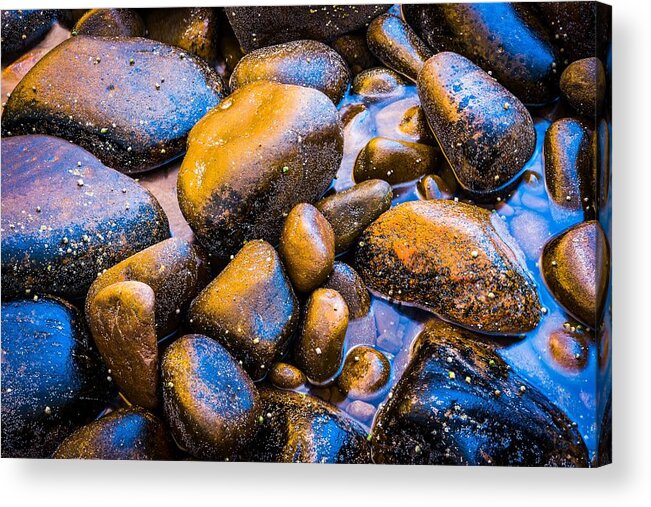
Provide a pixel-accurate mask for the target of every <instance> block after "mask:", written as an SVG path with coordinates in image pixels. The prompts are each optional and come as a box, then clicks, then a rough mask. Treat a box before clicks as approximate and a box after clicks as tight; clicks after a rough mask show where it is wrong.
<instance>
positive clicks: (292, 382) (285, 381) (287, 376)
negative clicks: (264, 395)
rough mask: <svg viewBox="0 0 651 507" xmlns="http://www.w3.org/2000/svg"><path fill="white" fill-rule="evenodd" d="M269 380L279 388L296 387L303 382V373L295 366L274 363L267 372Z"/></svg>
mask: <svg viewBox="0 0 651 507" xmlns="http://www.w3.org/2000/svg"><path fill="white" fill-rule="evenodd" d="M269 381H270V382H271V384H272V385H274V386H276V387H278V388H280V389H296V388H297V387H300V386H302V385H303V384H304V383H305V375H303V372H302V371H301V370H299V369H298V368H296V366H293V365H291V364H287V363H276V364H274V365H273V367H272V368H271V371H270V372H269Z"/></svg>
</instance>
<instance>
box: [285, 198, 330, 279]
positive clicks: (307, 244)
mask: <svg viewBox="0 0 651 507" xmlns="http://www.w3.org/2000/svg"><path fill="white" fill-rule="evenodd" d="M278 250H279V252H280V255H281V256H282V258H283V261H284V262H285V267H286V269H287V273H288V274H289V278H290V280H291V281H292V284H293V286H294V288H295V289H296V290H297V291H299V292H311V291H312V290H314V289H316V288H317V287H318V286H319V285H321V284H322V283H323V282H324V281H325V279H326V278H327V277H328V275H329V274H330V273H331V272H332V267H333V265H334V261H335V233H334V231H333V230H332V226H331V225H330V223H329V222H328V221H327V220H326V218H325V217H324V216H323V215H322V214H321V212H320V211H319V210H318V209H316V208H315V207H314V206H312V205H311V204H306V203H301V204H297V205H296V206H294V207H293V208H292V210H291V211H290V212H289V215H287V219H286V220H285V224H284V225H283V230H282V232H281V235H280V246H279V249H278Z"/></svg>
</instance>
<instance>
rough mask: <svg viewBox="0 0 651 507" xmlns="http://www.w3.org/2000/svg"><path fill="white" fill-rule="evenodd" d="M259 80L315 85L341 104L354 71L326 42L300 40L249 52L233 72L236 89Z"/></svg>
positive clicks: (232, 82) (232, 76)
mask: <svg viewBox="0 0 651 507" xmlns="http://www.w3.org/2000/svg"><path fill="white" fill-rule="evenodd" d="M255 81H274V82H276V83H284V84H293V85H299V86H307V87H309V88H315V89H317V90H319V91H320V92H323V93H325V94H326V95H327V96H328V97H330V100H332V101H333V102H334V103H335V104H337V103H339V101H340V100H341V99H342V97H343V96H344V93H346V88H348V84H349V83H350V72H349V70H348V66H347V65H346V62H345V61H344V60H343V59H342V58H341V56H339V54H338V53H337V52H336V51H335V50H334V49H332V48H331V47H329V46H327V45H325V44H324V43H323V42H319V41H314V40H297V41H292V42H285V43H284V44H277V45H275V46H267V47H264V48H260V49H256V50H255V51H253V52H251V53H249V54H247V55H245V56H244V58H242V59H241V60H240V62H239V63H238V64H237V67H235V70H234V71H233V74H232V75H231V79H230V87H231V90H233V91H235V90H237V89H238V88H241V87H242V86H244V85H247V84H249V83H253V82H255Z"/></svg>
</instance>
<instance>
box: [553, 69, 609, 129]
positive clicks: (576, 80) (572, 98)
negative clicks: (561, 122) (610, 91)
mask: <svg viewBox="0 0 651 507" xmlns="http://www.w3.org/2000/svg"><path fill="white" fill-rule="evenodd" d="M561 94H562V96H563V98H564V99H565V100H566V101H567V102H568V104H570V105H571V106H572V107H573V108H574V110H575V111H576V112H577V113H579V114H582V115H584V116H588V117H590V118H594V117H595V115H597V114H598V113H599V112H600V111H601V109H602V106H603V102H604V96H605V95H606V72H605V70H604V66H603V64H602V63H601V60H599V58H595V57H592V58H583V59H581V60H577V61H575V62H572V63H571V64H570V65H568V67H567V68H566V69H565V70H564V71H563V74H562V75H561Z"/></svg>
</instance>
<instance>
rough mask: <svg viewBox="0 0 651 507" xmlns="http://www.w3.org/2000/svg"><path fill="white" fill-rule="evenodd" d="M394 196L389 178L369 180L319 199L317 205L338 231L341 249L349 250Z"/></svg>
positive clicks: (337, 241) (339, 250) (339, 249)
mask: <svg viewBox="0 0 651 507" xmlns="http://www.w3.org/2000/svg"><path fill="white" fill-rule="evenodd" d="M392 198H393V191H392V190H391V185H389V184H388V183H387V182H386V181H383V180H369V181H364V182H362V183H359V184H357V185H355V186H353V187H351V188H349V189H347V190H344V191H343V192H338V193H335V194H332V195H329V196H327V197H325V198H323V199H321V200H320V201H319V202H317V203H316V207H317V209H318V210H319V211H320V212H321V213H322V214H323V216H325V217H326V219H327V220H328V222H330V225H332V229H333V230H334V231H335V250H336V251H337V253H341V252H343V251H345V250H348V248H350V246H351V245H352V244H353V241H355V239H356V238H357V237H358V236H359V235H360V234H361V233H362V231H363V230H364V229H366V228H367V227H368V226H369V225H370V224H371V223H372V222H373V220H375V219H376V218H377V217H379V216H380V215H381V214H382V213H384V212H385V211H386V210H388V209H389V207H390V206H391V199H392Z"/></svg>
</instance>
